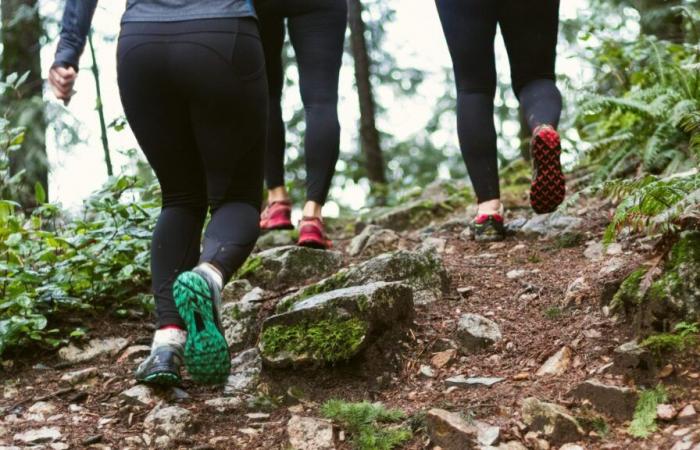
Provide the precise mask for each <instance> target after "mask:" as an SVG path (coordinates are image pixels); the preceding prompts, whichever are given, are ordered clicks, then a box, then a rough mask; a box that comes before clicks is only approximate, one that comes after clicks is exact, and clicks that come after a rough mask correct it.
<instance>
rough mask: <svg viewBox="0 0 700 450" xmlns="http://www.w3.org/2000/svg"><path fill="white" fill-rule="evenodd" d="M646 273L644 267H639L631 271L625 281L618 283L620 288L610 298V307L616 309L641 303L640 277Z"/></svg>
mask: <svg viewBox="0 0 700 450" xmlns="http://www.w3.org/2000/svg"><path fill="white" fill-rule="evenodd" d="M646 274H647V268H646V267H640V268H639V269H637V270H635V271H634V272H632V273H631V274H630V275H629V276H628V277H627V278H626V279H625V281H623V282H622V285H620V289H618V291H617V292H616V293H615V296H614V297H613V299H612V303H611V305H610V306H611V308H612V309H613V310H618V309H620V308H624V307H626V306H630V305H639V304H641V303H642V295H641V292H640V285H641V284H642V279H643V278H644V276H645V275H646Z"/></svg>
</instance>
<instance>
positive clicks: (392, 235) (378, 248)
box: [347, 225, 400, 256]
mask: <svg viewBox="0 0 700 450" xmlns="http://www.w3.org/2000/svg"><path fill="white" fill-rule="evenodd" d="M399 240H400V237H399V235H398V234H396V232H395V231H393V230H389V229H386V228H382V227H379V226H377V225H369V226H367V227H365V229H364V230H362V233H360V234H358V235H357V236H355V237H354V238H353V239H352V241H350V245H348V248H347V252H348V255H350V256H360V255H363V256H375V255H378V254H380V253H384V252H388V251H391V250H395V249H396V247H397V246H398V244H399Z"/></svg>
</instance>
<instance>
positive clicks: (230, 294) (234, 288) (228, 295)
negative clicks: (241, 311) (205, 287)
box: [221, 280, 253, 305]
mask: <svg viewBox="0 0 700 450" xmlns="http://www.w3.org/2000/svg"><path fill="white" fill-rule="evenodd" d="M252 290H253V285H252V284H250V281H248V280H233V281H230V282H229V283H228V284H227V285H226V286H224V290H223V291H221V303H222V304H224V305H225V304H226V303H230V302H237V301H238V300H240V299H241V298H243V296H244V295H246V294H247V293H248V292H250V291H252Z"/></svg>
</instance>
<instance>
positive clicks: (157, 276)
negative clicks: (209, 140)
mask: <svg viewBox="0 0 700 450" xmlns="http://www.w3.org/2000/svg"><path fill="white" fill-rule="evenodd" d="M128 31H129V28H128V27H125V29H124V31H123V32H122V37H121V38H120V42H119V52H118V54H119V58H118V79H119V88H120V94H121V99H122V103H123V105H124V111H125V113H126V117H127V120H128V121H129V124H130V126H131V129H132V130H133V132H134V134H135V136H136V138H137V140H138V142H139V145H140V147H141V149H142V150H143V152H144V154H145V155H146V158H147V159H148V162H149V163H150V164H151V167H152V168H153V170H154V172H155V174H156V176H157V177H158V181H159V182H160V186H161V191H162V197H163V209H162V211H161V214H160V217H159V219H158V222H157V224H156V227H155V230H154V233H153V243H152V247H151V272H152V278H153V294H154V296H155V301H156V316H157V318H158V324H159V327H163V326H167V325H177V326H179V327H183V326H184V324H183V323H182V319H181V318H180V316H179V314H178V311H177V308H176V307H175V303H174V301H173V293H172V287H173V282H174V281H175V278H176V277H177V276H178V275H179V274H180V273H182V272H183V271H186V270H189V269H191V268H193V267H194V266H195V265H196V264H197V260H198V258H199V245H200V237H201V233H202V226H203V224H204V218H205V215H206V209H207V197H206V182H205V178H204V171H203V168H202V164H201V160H200V158H199V155H198V153H197V150H196V143H195V139H194V134H193V132H192V123H191V119H190V113H189V106H188V103H187V100H186V98H185V97H184V95H183V93H182V92H181V91H180V90H179V89H178V87H177V86H176V85H175V84H174V83H173V82H172V80H171V78H170V76H169V73H168V72H169V70H168V69H167V67H168V64H167V63H166V59H167V58H166V52H165V51H164V50H163V44H162V43H158V42H155V41H153V42H151V41H150V40H149V37H148V36H141V35H133V36H129V35H128Z"/></svg>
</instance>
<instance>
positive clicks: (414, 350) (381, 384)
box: [0, 212, 700, 450]
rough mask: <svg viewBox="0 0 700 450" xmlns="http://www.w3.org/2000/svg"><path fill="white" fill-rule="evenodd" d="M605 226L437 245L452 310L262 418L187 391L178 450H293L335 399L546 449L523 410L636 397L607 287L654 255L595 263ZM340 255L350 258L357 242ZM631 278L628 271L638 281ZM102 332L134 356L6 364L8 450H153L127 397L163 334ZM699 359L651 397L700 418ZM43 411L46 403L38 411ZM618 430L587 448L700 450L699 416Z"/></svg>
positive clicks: (271, 374)
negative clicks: (140, 362)
mask: <svg viewBox="0 0 700 450" xmlns="http://www.w3.org/2000/svg"><path fill="white" fill-rule="evenodd" d="M596 214H599V213H596V212H593V213H589V214H588V215H587V216H584V221H585V226H584V228H583V230H582V231H580V233H579V235H577V237H576V239H574V240H573V241H571V240H568V241H567V240H562V239H557V238H540V239H537V238H535V239H525V238H523V237H520V236H514V237H509V238H508V240H507V241H505V242H504V243H497V244H478V243H475V242H471V241H466V240H464V239H463V238H461V237H460V233H461V230H460V229H456V230H454V231H436V232H434V233H432V237H435V238H439V239H445V244H446V245H445V250H444V254H443V261H444V265H445V267H446V269H447V270H448V272H449V275H450V278H451V287H450V291H449V293H448V294H447V295H445V296H444V297H443V298H442V299H441V300H440V301H438V302H435V303H433V304H429V305H424V306H417V307H416V316H415V319H414V321H413V324H412V326H411V327H410V330H408V331H407V332H405V333H394V334H388V335H385V336H383V338H382V339H381V340H380V341H379V342H378V343H377V344H375V345H373V346H372V347H370V348H369V349H368V350H367V351H366V352H365V353H364V354H363V355H361V356H360V357H358V358H356V359H355V360H353V361H352V362H350V363H348V364H343V365H339V366H336V367H330V368H326V369H323V370H278V371H271V370H263V372H262V374H261V378H260V385H259V386H258V391H259V392H261V393H263V394H264V395H261V394H258V404H257V405H255V406H253V407H252V408H251V407H249V408H245V409H240V408H239V409H233V410H232V411H227V412H219V411H217V410H216V409H215V408H213V407H211V406H208V405H207V404H205V402H206V401H207V400H211V399H214V398H220V397H221V396H222V392H221V389H220V388H203V387H197V386H194V385H192V384H191V383H190V382H187V381H186V382H185V384H184V386H183V387H182V391H178V393H177V395H179V396H181V397H185V398H183V399H181V400H177V401H174V403H175V404H177V405H178V406H181V407H183V408H185V409H187V410H189V411H190V412H191V413H192V416H191V424H190V425H191V426H192V427H191V428H188V430H187V432H186V437H184V438H181V439H179V440H178V441H177V442H176V443H173V444H172V445H171V448H172V447H177V446H181V447H182V448H198V449H205V448H207V449H208V448H222V449H223V448H241V449H256V448H260V449H287V448H290V447H289V441H288V437H287V432H286V427H287V422H288V420H289V418H290V417H291V416H292V414H294V413H296V414H301V415H304V416H311V417H320V413H319V412H318V408H319V405H320V404H321V403H323V401H325V400H327V399H329V398H341V399H344V400H349V401H350V400H353V401H354V400H363V399H368V400H371V401H381V402H383V403H385V404H386V405H388V406H391V407H395V408H401V409H403V410H404V411H406V412H407V413H408V414H409V415H415V416H416V417H419V416H420V413H421V412H425V411H427V410H428V409H430V408H443V409H447V410H450V411H456V412H460V413H462V414H464V415H468V416H472V417H475V418H477V419H479V420H483V421H486V422H488V423H491V424H493V425H497V426H499V427H500V429H501V438H500V441H501V442H507V441H512V440H515V441H520V442H523V443H524V444H525V445H526V446H527V447H528V448H537V445H540V444H536V443H533V442H534V441H532V439H530V440H528V439H526V434H527V431H528V430H526V428H525V425H524V423H523V418H522V416H521V407H522V401H523V399H525V398H527V397H537V398H539V399H541V400H545V401H551V402H553V403H557V404H559V405H564V406H570V407H576V408H578V407H579V406H580V402H575V401H574V400H573V399H572V398H571V397H570V396H569V395H568V393H569V391H571V389H572V388H574V387H575V386H577V385H578V384H579V383H581V382H583V381H585V380H587V379H591V378H597V379H599V380H601V381H605V382H610V383H613V384H618V385H634V384H635V383H634V381H632V379H631V378H630V377H627V376H625V374H621V375H616V374H614V373H612V372H610V371H609V370H608V369H609V368H610V363H611V362H612V361H613V359H614V350H615V349H616V348H617V347H618V346H620V345H621V344H623V343H625V342H627V341H629V340H630V339H631V338H632V337H634V330H633V329H632V327H631V326H629V325H628V324H626V323H625V322H626V321H625V319H624V317H609V316H606V314H605V311H606V310H605V309H603V308H601V296H604V295H605V293H604V292H603V286H602V284H601V283H599V282H598V281H597V280H599V279H600V278H601V275H600V273H601V270H604V271H605V268H606V267H608V269H609V265H610V264H611V260H613V259H615V260H616V261H622V262H623V264H622V266H624V267H628V266H631V265H633V264H638V263H639V262H641V261H642V260H643V259H644V258H646V257H649V256H650V255H646V254H643V253H641V252H638V251H636V250H635V249H633V248H626V247H625V248H623V249H622V252H621V254H619V255H605V256H603V258H601V259H599V260H592V259H589V257H587V256H585V255H584V251H585V250H586V248H587V246H586V243H585V242H586V241H589V240H599V239H600V236H601V235H602V231H603V226H602V223H603V221H602V220H601V218H600V217H599V216H597V215H596ZM402 237H403V238H404V241H403V242H404V243H411V242H413V243H417V242H420V241H421V240H422V239H423V237H421V235H419V234H418V233H417V232H415V231H413V232H407V233H403V234H402ZM337 242H338V244H339V246H340V247H341V248H342V247H343V246H344V245H345V244H346V243H347V241H342V240H340V241H337ZM613 256H614V258H613ZM624 267H623V268H621V269H619V270H622V271H624V270H625V269H624ZM580 277H583V279H584V280H585V282H586V284H587V285H588V287H587V288H584V289H583V290H582V293H580V294H579V295H572V294H569V296H568V298H567V290H568V289H569V287H570V285H571V284H572V282H574V281H575V280H576V279H577V278H580ZM567 303H571V304H570V305H568V304H567ZM272 307H273V302H272V301H268V302H267V303H266V304H265V306H264V308H263V312H262V313H261V315H264V314H268V313H269V311H271V309H272ZM465 313H473V314H479V315H481V316H483V317H486V318H489V319H491V320H493V321H494V322H496V323H497V324H498V325H499V326H500V329H501V333H502V335H503V339H502V340H501V341H499V342H497V343H496V344H495V345H494V346H492V347H490V348H487V349H485V350H483V351H481V352H478V353H476V354H471V355H466V356H460V355H459V354H454V355H453V354H452V353H453V352H451V350H450V349H452V348H453V346H454V344H453V340H454V339H455V331H456V329H457V323H458V321H459V319H460V317H461V316H462V315H463V314H465ZM94 325H95V326H94V328H93V329H92V330H91V332H90V337H91V338H94V337H110V338H111V337H122V338H126V339H127V340H128V343H127V344H128V345H121V346H120V347H121V348H119V349H117V350H118V352H115V354H112V355H107V356H101V357H99V358H97V359H93V360H90V361H87V362H84V363H79V364H70V365H69V364H66V363H64V362H62V360H61V359H59V358H58V357H57V356H56V355H54V354H47V353H35V354H23V355H14V356H13V357H12V358H11V359H10V360H5V361H3V363H2V364H3V368H2V370H1V371H0V376H1V377H2V383H3V387H4V391H3V396H2V398H0V411H4V414H3V415H4V418H3V419H0V448H4V447H2V446H1V444H3V443H4V444H5V445H7V446H9V447H10V448H11V447H12V445H17V446H19V447H20V448H26V447H28V446H29V444H22V443H21V442H19V441H18V440H17V439H16V435H17V434H18V433H22V432H26V431H28V430H37V429H40V428H41V427H49V428H55V429H57V430H58V431H59V432H60V437H55V438H47V440H51V439H53V440H54V443H53V444H45V443H39V444H37V445H38V446H37V447H36V448H86V447H90V448H114V449H118V448H125V447H131V448H142V447H147V443H146V442H145V441H144V440H143V437H142V436H143V435H144V427H145V425H144V420H145V418H146V416H147V415H148V414H149V412H151V410H152V409H153V405H142V404H138V403H137V402H133V401H125V400H124V397H123V396H122V395H121V393H122V392H123V391H125V390H127V389H129V388H130V387H132V385H133V384H134V383H133V381H132V377H131V373H132V369H133V367H134V365H135V359H134V358H129V357H124V355H123V348H126V347H127V346H129V347H133V346H135V345H148V344H149V338H150V333H151V330H150V329H148V328H147V327H144V326H143V325H142V322H141V321H136V320H130V321H124V322H120V323H114V321H113V320H106V319H105V320H103V321H100V320H98V321H97V323H95V324H94ZM564 347H566V348H568V349H569V351H570V355H569V356H570V357H569V361H568V363H567V364H566V369H565V370H564V371H563V373H562V374H560V375H555V376H538V375H536V372H537V371H538V369H539V368H540V367H541V366H542V364H543V363H545V361H546V360H547V359H548V358H550V357H551V356H552V355H554V354H555V353H557V352H558V351H560V350H561V349H562V348H564ZM137 350H138V349H137ZM439 352H443V353H440V354H439V355H438V356H443V357H445V358H447V359H450V360H449V362H447V363H446V364H444V366H442V367H438V366H440V365H441V364H442V363H440V364H437V365H436V363H435V361H433V357H434V356H436V354H437V353H439ZM697 355H698V352H697V349H693V350H692V351H688V352H687V353H686V354H685V355H682V356H681V357H677V358H676V359H674V360H672V361H669V362H668V363H669V364H672V365H673V371H672V372H671V373H670V374H669V373H663V372H669V370H665V371H663V370H662V373H660V374H659V375H658V376H657V378H655V379H653V380H650V381H647V384H646V386H647V387H649V386H653V384H654V383H656V382H657V381H659V380H661V378H659V376H663V380H662V381H663V383H664V384H666V385H667V386H670V388H669V392H671V393H672V395H671V400H670V403H671V404H673V406H674V407H675V408H676V409H677V410H680V409H682V408H683V407H685V406H687V405H689V404H694V407H695V409H697V410H700V377H699V374H700V359H699V358H697ZM136 356H139V355H138V354H137V355H136ZM140 356H142V355H140ZM450 357H451V358H450ZM422 366H423V367H422ZM88 368H94V369H95V370H94V372H89V375H88V376H86V377H85V380H84V381H80V382H78V383H76V384H74V385H73V386H70V385H69V384H68V383H67V382H65V381H61V377H62V376H64V375H66V374H67V373H73V372H75V371H78V370H81V369H88ZM427 368H429V369H430V370H428V369H427ZM422 372H423V373H422ZM431 372H432V373H431ZM431 375H432V376H431ZM457 375H464V376H466V377H498V378H502V379H503V380H502V381H500V382H498V383H496V384H495V385H493V386H491V387H486V386H474V387H449V386H447V384H446V381H445V380H446V379H447V378H450V377H454V376H457ZM637 387H638V388H641V387H642V385H641V384H638V385H637ZM160 394H161V395H164V396H170V395H172V393H171V392H167V393H163V392H161V393H160ZM37 402H43V403H39V406H37ZM265 403H267V404H265ZM47 405H48V406H47ZM577 411H579V409H577ZM257 413H263V414H257ZM607 423H608V425H609V433H608V434H606V435H605V436H600V435H599V434H597V433H596V432H589V436H587V437H586V438H585V439H583V440H581V441H580V442H579V445H581V447H582V448H586V449H603V448H605V449H646V448H648V449H671V448H673V449H674V450H681V449H691V448H696V449H697V448H698V447H694V446H695V445H698V443H700V424H698V419H697V416H696V417H695V418H694V419H693V420H691V422H689V423H685V424H680V423H678V422H676V421H670V422H667V423H660V426H659V431H658V432H657V433H655V434H654V435H652V436H651V437H650V438H649V439H647V440H634V439H632V438H631V437H630V436H629V435H627V434H626V431H625V430H626V429H627V428H626V424H625V423H624V421H620V420H611V419H607ZM188 426H189V425H188ZM679 430H680V431H679ZM337 431H338V430H336V438H338V435H337ZM149 432H150V431H149ZM689 436H690V438H689ZM683 439H685V440H686V441H687V443H683V442H685V441H683ZM682 441H683V442H682ZM38 442H41V440H39V441H38ZM428 442H429V438H428V436H427V434H426V432H425V430H424V429H418V430H417V431H416V432H415V433H414V438H413V440H412V441H411V442H410V443H409V444H408V445H407V446H406V447H405V448H410V449H422V448H433V446H432V445H430V444H428ZM679 442H681V444H679ZM61 444H65V445H61ZM151 444H152V445H154V443H153V442H151ZM50 445H53V447H51V446H50ZM337 445H338V448H341V449H345V448H348V449H349V448H351V447H350V445H349V444H348V443H347V441H346V442H340V441H337ZM542 445H543V444H542ZM674 445H675V446H674ZM541 448H543V447H541ZM551 448H557V446H556V445H553V446H552V447H551Z"/></svg>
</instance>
